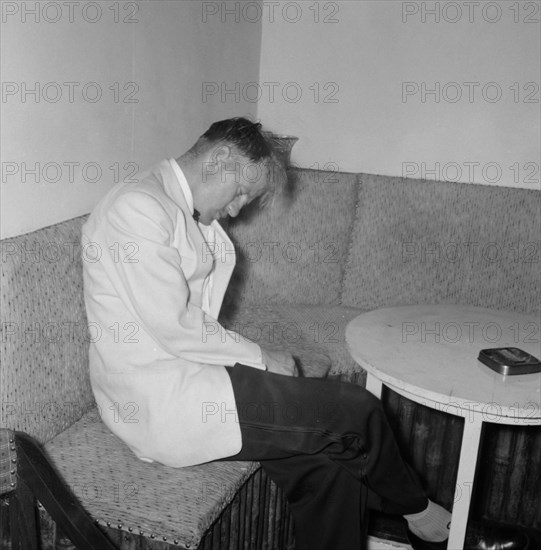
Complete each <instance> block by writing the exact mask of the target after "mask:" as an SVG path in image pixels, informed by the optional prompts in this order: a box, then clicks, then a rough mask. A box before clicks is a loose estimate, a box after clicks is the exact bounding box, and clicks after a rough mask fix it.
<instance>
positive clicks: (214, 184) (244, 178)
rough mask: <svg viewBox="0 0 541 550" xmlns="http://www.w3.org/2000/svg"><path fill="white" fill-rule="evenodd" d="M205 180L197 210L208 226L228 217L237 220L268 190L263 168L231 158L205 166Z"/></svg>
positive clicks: (240, 159)
mask: <svg viewBox="0 0 541 550" xmlns="http://www.w3.org/2000/svg"><path fill="white" fill-rule="evenodd" d="M202 180H203V185H202V193H201V195H200V197H199V200H198V203H197V204H196V205H195V208H196V209H197V210H198V211H199V214H200V216H199V221H200V222H201V223H203V224H205V225H209V224H210V223H212V222H213V221H214V220H218V219H220V218H225V217H226V216H231V217H233V218H234V217H236V216H237V215H238V213H239V212H240V211H241V209H242V208H243V207H244V206H246V205H247V204H249V203H250V202H252V201H253V200H254V199H255V198H257V197H258V196H259V195H261V194H262V193H263V191H264V190H265V187H266V181H265V172H264V170H263V166H262V165H258V164H256V163H254V162H253V161H250V160H249V159H246V158H241V157H238V156H237V157H235V156H231V155H229V156H227V158H223V159H220V160H217V161H216V162H212V163H209V164H208V165H207V166H205V167H204V169H203V175H202Z"/></svg>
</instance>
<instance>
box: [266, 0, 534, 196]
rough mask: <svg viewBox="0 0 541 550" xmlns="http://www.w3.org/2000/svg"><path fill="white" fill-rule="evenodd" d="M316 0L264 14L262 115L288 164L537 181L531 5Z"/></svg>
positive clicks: (526, 183)
mask: <svg viewBox="0 0 541 550" xmlns="http://www.w3.org/2000/svg"><path fill="white" fill-rule="evenodd" d="M314 4H315V3H314V2H286V3H284V2H282V3H281V5H280V6H279V7H276V8H275V10H274V13H271V11H270V9H269V10H267V14H266V16H265V17H264V18H263V39H262V52H261V69H260V83H261V86H262V89H263V90H266V89H268V90H271V89H272V90H274V92H275V94H274V97H271V96H270V94H265V95H263V98H262V100H261V101H260V103H259V105H258V116H259V117H260V118H261V119H262V120H263V121H264V122H265V121H269V122H270V123H271V124H272V126H273V128H274V129H276V130H279V131H281V132H286V133H290V134H294V135H296V136H298V137H299V138H300V140H299V142H298V143H297V144H296V145H295V148H294V153H293V161H294V162H295V163H297V164H299V165H301V166H305V167H310V166H311V167H314V168H317V167H325V166H327V167H328V168H330V169H339V170H342V171H351V172H357V171H360V172H368V173H374V174H383V175H392V176H399V175H405V176H411V177H426V178H431V179H442V180H450V181H454V180H459V181H465V182H472V183H484V184H491V185H509V186H517V187H526V188H533V189H535V188H539V162H540V158H539V155H540V150H541V148H540V136H539V132H540V131H539V126H540V125H539V81H540V67H541V62H540V52H541V48H540V26H539V17H540V14H539V2H535V3H534V2H398V1H386V2H371V1H358V2H347V1H344V2H320V3H319V6H315V5H314ZM316 8H318V9H316ZM437 21H439V22H437ZM468 83H469V84H468ZM490 83H492V84H490ZM515 83H518V84H515ZM438 86H439V90H438ZM431 89H432V90H434V91H435V92H436V93H432V94H431V93H427V92H429V91H430V90H431ZM318 92H319V94H318ZM499 94H501V97H498V95H499ZM438 165H439V166H438Z"/></svg>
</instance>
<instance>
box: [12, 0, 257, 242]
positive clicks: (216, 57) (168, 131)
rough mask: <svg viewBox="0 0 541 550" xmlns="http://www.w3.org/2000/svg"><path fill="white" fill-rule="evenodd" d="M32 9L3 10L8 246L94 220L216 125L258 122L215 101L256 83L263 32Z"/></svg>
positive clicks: (139, 14) (189, 17) (160, 9)
mask: <svg viewBox="0 0 541 550" xmlns="http://www.w3.org/2000/svg"><path fill="white" fill-rule="evenodd" d="M35 4H36V2H3V4H2V10H3V13H2V16H3V20H4V21H3V24H2V39H1V49H2V59H1V61H2V85H3V90H2V91H3V98H2V103H1V108H2V124H1V140H2V141H1V162H2V170H3V173H2V182H1V199H2V206H1V233H2V237H3V238H4V237H9V236H13V235H17V234H21V233H25V232H28V231H31V230H34V229H37V228H40V227H44V226H47V225H50V224H53V223H56V222H59V221H62V220H65V219H69V218H72V217H75V216H77V215H80V214H84V213H87V212H89V211H90V210H91V209H92V208H93V206H94V205H95V204H96V202H97V201H98V200H99V198H100V197H101V196H102V195H103V194H104V193H105V192H106V191H107V190H108V189H109V188H110V187H111V186H112V185H113V184H114V183H115V181H118V180H122V179H125V178H129V177H133V173H134V172H135V170H137V169H140V170H144V169H145V168H147V167H149V166H150V165H152V164H154V163H155V162H158V161H160V160H161V159H162V158H165V157H170V156H177V155H179V154H180V153H182V152H184V151H185V150H186V149H187V148H188V147H189V146H191V145H192V143H193V142H194V141H195V139H196V138H197V136H199V135H200V134H201V133H202V132H204V131H205V130H206V128H208V126H209V124H211V123H212V122H213V121H215V120H219V119H222V118H228V117H229V116H236V115H250V116H252V117H253V116H254V115H255V113H256V105H255V103H252V102H245V101H243V100H242V98H240V99H239V101H238V102H235V101H233V102H227V101H226V102H213V101H210V98H211V97H212V96H213V95H216V92H215V90H216V87H218V89H219V88H220V83H221V82H223V81H226V80H227V79H228V78H234V79H235V80H238V81H243V82H249V81H257V79H258V74H259V59H260V41H261V22H259V23H257V22H256V23H243V22H242V21H239V23H238V24H235V25H227V24H222V23H221V21H220V19H219V18H214V17H211V16H210V14H206V15H205V13H204V12H203V10H202V7H203V6H202V4H201V3H200V2H185V1H181V0H176V1H153V2H139V3H138V4H135V3H134V2H122V1H121V2H112V1H111V2H109V1H107V2H98V3H95V2H93V3H87V2H72V3H71V6H72V7H71V8H69V6H68V7H66V5H65V4H63V3H62V2H43V3H41V5H42V6H48V8H47V10H46V11H41V12H39V15H35V14H32V13H31V11H32V10H33V8H34V5H35ZM96 5H98V6H99V8H100V11H98V9H97V8H96V7H95V6H96ZM55 6H61V7H62V8H63V9H62V11H60V12H59V11H58V10H57V9H56V7H55ZM85 6H86V7H85ZM100 12H101V13H100ZM37 17H39V21H37V20H36V19H37ZM36 83H38V87H39V88H37V89H38V92H39V94H38V95H37V96H36V95H35V94H32V92H31V90H32V89H36ZM203 90H206V91H207V94H206V97H204V96H203ZM100 93H101V98H99V94H100ZM218 95H219V93H218ZM98 98H99V99H98ZM36 168H37V169H38V172H37V173H36V174H34V173H32V171H33V170H35V169H36Z"/></svg>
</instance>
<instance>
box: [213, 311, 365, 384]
mask: <svg viewBox="0 0 541 550" xmlns="http://www.w3.org/2000/svg"><path fill="white" fill-rule="evenodd" d="M361 313H363V310H362V309H359V308H356V307H344V306H337V305H330V304H328V305H300V304H297V305H288V304H274V305H265V306H250V305H244V306H242V307H239V308H238V309H236V310H235V311H233V312H230V314H229V315H227V316H225V315H224V319H222V322H223V323H224V324H225V325H226V326H227V327H228V328H231V329H232V330H236V331H237V332H240V333H241V334H243V335H244V336H246V337H247V338H250V339H251V340H254V341H256V342H257V343H258V344H260V345H261V346H263V347H266V348H270V349H285V350H287V351H289V352H290V353H292V354H293V355H295V356H296V357H298V359H299V361H300V363H301V366H302V368H303V373H304V375H305V376H309V377H320V378H321V377H325V376H327V375H330V376H337V377H340V378H341V379H343V380H344V381H352V382H355V383H358V384H360V385H363V386H364V384H365V380H366V374H365V372H364V370H363V369H362V368H361V367H360V366H359V365H357V364H356V363H355V361H354V360H353V359H352V358H351V356H350V354H349V352H348V350H347V346H346V341H345V329H346V326H347V324H348V323H349V321H351V320H352V319H353V318H355V317H357V315H360V314H361Z"/></svg>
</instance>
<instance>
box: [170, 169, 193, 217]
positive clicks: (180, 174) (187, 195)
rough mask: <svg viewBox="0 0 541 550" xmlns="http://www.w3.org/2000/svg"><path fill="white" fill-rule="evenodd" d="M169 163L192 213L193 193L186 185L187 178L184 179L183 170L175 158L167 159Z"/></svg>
mask: <svg viewBox="0 0 541 550" xmlns="http://www.w3.org/2000/svg"><path fill="white" fill-rule="evenodd" d="M169 163H170V164H171V167H172V168H173V171H174V172H175V176H176V177H177V180H178V182H179V184H180V188H181V190H182V193H183V195H184V198H185V199H186V204H187V205H188V208H189V209H190V212H191V214H192V215H193V213H194V206H193V195H192V190H191V189H190V186H189V185H188V180H187V179H186V176H185V175H184V172H183V171H182V169H181V168H180V166H179V165H178V162H177V161H176V160H175V159H169Z"/></svg>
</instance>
